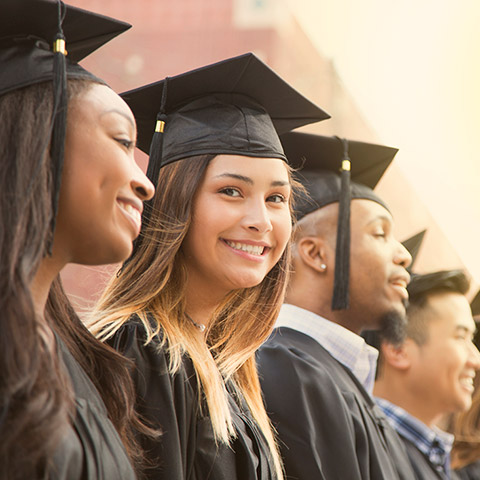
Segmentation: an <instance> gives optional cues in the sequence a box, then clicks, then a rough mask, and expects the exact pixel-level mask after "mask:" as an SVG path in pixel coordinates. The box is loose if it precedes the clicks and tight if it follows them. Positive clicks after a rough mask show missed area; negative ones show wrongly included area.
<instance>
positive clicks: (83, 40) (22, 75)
mask: <svg viewBox="0 0 480 480" xmlns="http://www.w3.org/2000/svg"><path fill="white" fill-rule="evenodd" d="M128 28H130V25H129V24H127V23H124V22H119V21H117V20H114V19H111V18H108V17H105V16H103V15H98V14H95V13H92V12H88V11H86V10H83V9H80V8H76V7H71V6H66V5H65V4H64V3H63V2H61V1H59V0H58V1H55V0H1V3H0V64H1V65H2V68H1V69H0V95H4V94H6V93H8V92H11V91H14V90H17V89H19V88H23V87H27V86H29V85H34V84H37V83H41V82H47V81H51V82H52V95H53V100H54V101H53V115H52V125H51V132H52V133H51V138H47V139H45V145H46V148H48V147H50V157H51V161H52V178H53V184H54V188H53V198H52V204H53V215H52V228H51V232H52V237H51V239H50V242H49V247H48V248H49V251H50V250H51V242H52V240H53V232H54V230H55V219H56V213H57V208H58V195H59V191H60V183H61V176H62V168H63V155H64V146H65V130H66V115H67V92H66V88H67V83H66V80H67V77H68V78H96V77H94V75H92V74H91V73H89V72H87V71H86V70H84V69H83V68H82V67H80V66H79V65H78V64H77V62H78V61H80V60H81V59H83V58H84V57H86V56H87V55H88V54H90V53H91V52H93V51H94V50H96V49H97V48H99V47H100V46H101V45H103V44H104V43H106V42H108V41H109V40H111V39H112V38H114V37H115V36H117V35H118V34H120V33H122V32H123V31H125V30H127V29H128ZM67 55H68V57H67ZM19 128H21V125H20V126H19ZM42 157H43V152H41V154H40V155H39V159H41V158H42Z"/></svg>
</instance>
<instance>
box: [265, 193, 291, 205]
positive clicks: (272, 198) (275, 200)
mask: <svg viewBox="0 0 480 480" xmlns="http://www.w3.org/2000/svg"><path fill="white" fill-rule="evenodd" d="M267 201H268V202H272V203H285V202H286V201H287V199H286V198H285V197H284V196H283V195H280V194H279V193H276V194H275V195H270V196H269V197H268V198H267Z"/></svg>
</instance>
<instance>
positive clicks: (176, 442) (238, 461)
mask: <svg viewBox="0 0 480 480" xmlns="http://www.w3.org/2000/svg"><path fill="white" fill-rule="evenodd" d="M144 342H145V329H144V327H143V325H141V324H139V322H135V321H131V322H128V323H127V324H126V325H124V326H123V327H122V328H121V329H120V330H119V331H118V332H117V333H116V335H115V337H114V338H113V340H112V341H110V344H111V345H112V346H113V347H114V348H116V349H117V350H118V351H120V352H121V353H122V354H124V355H126V356H127V357H128V358H131V359H132V360H133V361H134V362H135V364H136V369H135V372H134V375H133V378H134V382H135V386H136V391H137V410H138V411H139V413H140V414H141V415H142V416H143V417H144V418H145V419H146V420H147V421H148V423H149V424H150V425H152V426H154V427H155V428H160V429H161V430H162V432H163V433H162V436H161V437H160V438H159V439H158V440H152V439H148V438H142V439H141V441H142V444H143V446H144V448H145V449H146V451H147V453H146V456H147V459H150V460H152V461H153V462H154V463H155V464H156V466H155V467H153V468H150V469H149V471H148V472H147V476H148V478H150V479H152V480H153V479H155V480H162V479H165V480H166V479H168V480H273V479H275V478H276V476H275V474H274V470H273V466H272V461H271V457H270V454H269V451H268V449H267V444H266V441H265V439H264V437H263V435H262V433H261V432H260V430H259V429H258V427H257V426H256V424H255V422H254V420H253V419H252V417H251V414H250V413H249V410H248V408H247V407H246V405H243V404H242V402H238V401H235V400H234V398H233V396H232V395H231V396H230V408H231V412H232V418H233V422H234V424H235V428H236V431H237V438H236V439H235V440H234V441H233V443H232V445H231V447H228V446H225V445H223V444H219V445H216V444H215V440H214V436H213V430H212V427H211V422H210V418H209V417H208V416H205V414H203V413H202V412H201V411H200V408H199V405H198V386H197V382H196V377H195V373H194V370H193V365H192V363H191V361H190V359H189V358H188V357H184V359H183V362H182V365H181V367H180V369H179V370H178V371H177V372H176V373H175V375H171V374H170V373H169V372H168V361H169V358H168V355H167V354H166V352H165V351H164V350H163V349H160V348H159V338H158V337H156V338H154V339H153V340H152V341H151V342H150V343H149V344H148V345H146V346H145V345H144ZM202 410H205V409H202Z"/></svg>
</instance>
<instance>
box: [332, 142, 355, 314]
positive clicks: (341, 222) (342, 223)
mask: <svg viewBox="0 0 480 480" xmlns="http://www.w3.org/2000/svg"><path fill="white" fill-rule="evenodd" d="M342 143H343V148H344V151H343V160H342V173H341V191H340V200H339V206H338V225H337V245H336V250H335V279H334V285H333V298H332V310H345V309H347V308H348V307H349V304H350V298H349V293H350V200H351V190H350V158H349V156H348V141H347V140H344V139H343V140H342Z"/></svg>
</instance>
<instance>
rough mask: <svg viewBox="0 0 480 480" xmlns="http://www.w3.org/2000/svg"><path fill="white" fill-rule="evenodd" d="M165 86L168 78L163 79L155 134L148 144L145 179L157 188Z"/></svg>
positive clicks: (163, 121) (164, 119) (163, 119)
mask: <svg viewBox="0 0 480 480" xmlns="http://www.w3.org/2000/svg"><path fill="white" fill-rule="evenodd" d="M167 86H168V77H166V78H165V80H164V84H163V89H162V100H161V102H160V111H159V112H158V115H157V122H156V124H155V132H154V134H153V138H152V143H151V144H150V153H149V159H148V168H147V177H148V178H149V179H150V181H151V182H152V183H153V185H155V187H156V186H157V181H158V175H159V173H160V167H161V166H162V151H163V132H164V129H165V122H166V121H167V115H166V114H165V104H166V102H167Z"/></svg>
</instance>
